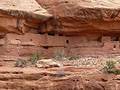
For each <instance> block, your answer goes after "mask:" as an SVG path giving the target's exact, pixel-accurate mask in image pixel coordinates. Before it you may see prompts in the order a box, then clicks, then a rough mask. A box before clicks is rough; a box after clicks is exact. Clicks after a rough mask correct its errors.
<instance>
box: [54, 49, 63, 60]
mask: <svg viewBox="0 0 120 90" xmlns="http://www.w3.org/2000/svg"><path fill="white" fill-rule="evenodd" d="M53 58H54V59H55V60H63V59H64V58H65V52H64V50H57V51H55V53H54V57H53Z"/></svg>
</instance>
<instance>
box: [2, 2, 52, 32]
mask: <svg viewBox="0 0 120 90" xmlns="http://www.w3.org/2000/svg"><path fill="white" fill-rule="evenodd" d="M49 17H51V15H50V14H49V13H48V12H47V11H46V10H45V9H43V8H42V7H41V6H40V5H39V4H37V2H36V1H34V0H25V1H22V0H12V1H11V0H1V1H0V32H4V33H17V34H24V33H25V32H26V31H30V30H31V29H37V28H38V27H39V25H38V23H40V22H43V21H45V20H47V19H48V18H49Z"/></svg>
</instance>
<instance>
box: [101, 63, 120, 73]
mask: <svg viewBox="0 0 120 90" xmlns="http://www.w3.org/2000/svg"><path fill="white" fill-rule="evenodd" d="M115 65H116V62H114V61H107V62H106V65H105V66H104V68H103V70H104V72H106V73H111V74H120V70H119V69H116V68H115Z"/></svg>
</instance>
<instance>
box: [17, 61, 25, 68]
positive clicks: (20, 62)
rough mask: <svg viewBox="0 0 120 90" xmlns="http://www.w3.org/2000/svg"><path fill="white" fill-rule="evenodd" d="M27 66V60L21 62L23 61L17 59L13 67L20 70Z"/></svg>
mask: <svg viewBox="0 0 120 90" xmlns="http://www.w3.org/2000/svg"><path fill="white" fill-rule="evenodd" d="M26 66H27V60H23V59H18V60H17V61H16V62H15V67H21V68H24V67H26Z"/></svg>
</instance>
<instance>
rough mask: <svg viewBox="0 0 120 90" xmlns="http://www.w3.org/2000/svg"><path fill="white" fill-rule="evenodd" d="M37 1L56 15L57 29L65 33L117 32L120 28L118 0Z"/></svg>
mask: <svg viewBox="0 0 120 90" xmlns="http://www.w3.org/2000/svg"><path fill="white" fill-rule="evenodd" d="M36 1H38V2H39V3H40V5H42V6H43V7H44V8H46V9H47V10H48V11H49V12H50V13H51V14H53V15H54V17H55V19H56V20H57V21H56V22H57V23H56V24H57V25H58V26H57V30H61V32H64V33H68V34H70V35H71V34H72V35H73V34H74V33H75V34H80V33H78V32H96V31H98V32H99V31H100V32H101V31H114V32H117V31H119V29H120V27H119V20H120V19H119V15H120V13H119V7H120V5H119V3H120V2H119V1H118V0H116V1H115V0H114V1H111V0H106V1H104V0H50V1H49V0H45V1H43V0H36ZM54 23H55V21H54ZM53 26H54V25H53Z"/></svg>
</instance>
